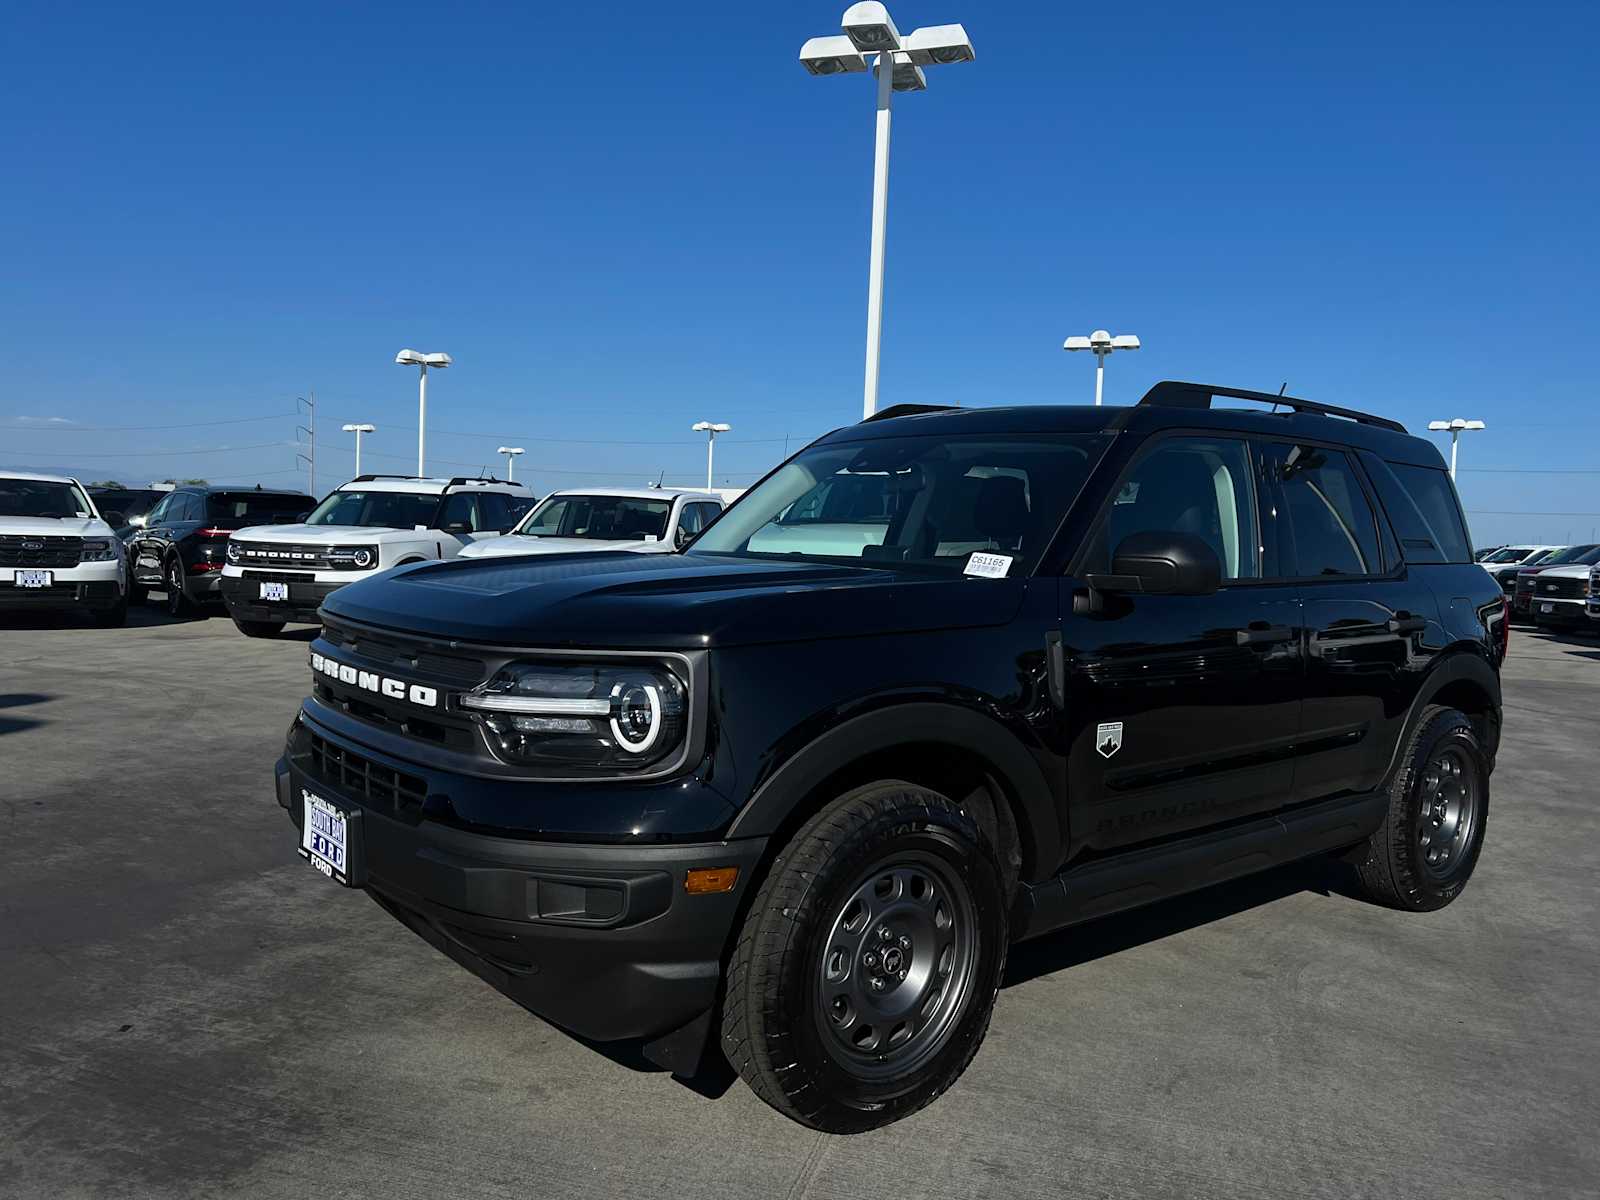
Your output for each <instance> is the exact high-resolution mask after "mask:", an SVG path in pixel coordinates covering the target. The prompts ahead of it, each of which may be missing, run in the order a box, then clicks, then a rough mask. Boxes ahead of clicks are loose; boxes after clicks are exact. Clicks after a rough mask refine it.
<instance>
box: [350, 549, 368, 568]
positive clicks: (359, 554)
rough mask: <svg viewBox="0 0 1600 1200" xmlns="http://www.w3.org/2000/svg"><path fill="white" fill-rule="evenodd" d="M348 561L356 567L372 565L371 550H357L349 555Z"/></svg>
mask: <svg viewBox="0 0 1600 1200" xmlns="http://www.w3.org/2000/svg"><path fill="white" fill-rule="evenodd" d="M350 561H351V562H353V563H355V564H356V566H358V567H370V566H371V565H372V551H371V550H357V551H356V552H355V553H354V554H352V555H351V556H350Z"/></svg>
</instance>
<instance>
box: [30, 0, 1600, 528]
mask: <svg viewBox="0 0 1600 1200" xmlns="http://www.w3.org/2000/svg"><path fill="white" fill-rule="evenodd" d="M703 7H704V8H705V11H707V12H712V11H713V10H711V9H710V7H709V6H703ZM843 7H844V4H843V3H842V0H833V2H831V3H830V2H827V0H806V2H805V3H787V2H785V3H764V4H745V5H743V6H742V7H741V8H736V9H733V10H729V12H730V15H729V16H727V17H715V18H714V19H713V20H711V21H709V22H706V23H699V22H697V20H696V19H695V17H696V9H695V6H684V5H660V4H644V3H622V2H615V3H612V4H609V5H549V4H539V5H525V6H511V5H501V6H476V5H450V6H443V7H440V6H421V5H416V6H408V5H404V4H397V3H386V4H382V5H378V4H372V5H357V4H347V5H339V6H330V5H312V4H287V5H275V6H272V7H271V8H270V9H262V8H255V9H246V8H241V7H239V6H230V5H205V6H200V5H193V6H183V5H165V6H154V7H151V6H134V7H131V8H130V7H128V6H123V5H119V6H110V5H106V6H99V7H96V6H90V5H70V6H46V5H34V6H28V7H27V8H25V9H19V10H17V11H14V12H12V13H10V14H8V17H7V34H8V37H7V42H8V52H7V56H6V58H7V62H6V72H5V77H4V81H3V82H0V97H3V100H4V103H3V104H0V153H3V159H0V161H3V162H4V163H5V171H4V175H3V183H0V229H4V230H5V233H6V237H5V246H4V249H3V250H0V345H3V346H4V351H5V359H6V366H5V370H4V372H3V375H0V463H5V464H9V465H14V466H24V467H33V468H37V469H64V468H70V469H72V470H75V471H78V472H80V473H82V474H84V475H86V476H95V477H99V476H107V475H114V476H116V477H119V478H123V479H147V478H151V477H159V476H165V475H169V474H174V473H176V474H180V475H191V474H199V475H205V476H208V477H210V478H213V479H227V480H254V479H260V480H262V481H263V482H270V483H289V482H292V481H294V480H295V478H296V476H295V474H294V451H293V449H292V448H290V447H289V446H288V445H286V444H285V443H287V442H288V441H290V440H292V438H293V436H294V435H293V427H294V424H295V422H294V420H293V418H292V417H290V416H288V415H287V414H289V413H291V412H292V411H293V409H294V407H295V404H294V396H295V395H296V394H297V393H300V394H304V393H305V392H307V391H308V390H311V389H314V390H315V392H316V396H317V399H318V404H319V415H320V422H321V425H322V430H323V436H322V438H321V457H322V467H321V478H320V481H319V482H320V484H321V485H322V486H323V487H326V486H327V485H329V484H330V483H332V482H333V481H334V480H335V479H336V478H337V477H339V476H340V474H341V473H343V474H348V472H349V470H350V438H349V436H348V435H344V434H340V433H338V432H337V427H338V425H339V424H341V423H343V422H345V421H356V420H365V421H372V422H374V423H376V424H377V425H378V426H379V432H378V433H377V434H376V435H374V436H372V437H370V438H369V439H368V441H367V450H368V452H369V454H370V455H371V456H370V457H369V458H367V460H366V463H365V465H366V466H368V467H369V469H388V470H395V471H403V470H407V469H410V465H414V461H415V458H414V455H415V437H416V427H415V421H416V415H415V414H416V379H415V375H414V373H413V372H412V371H411V370H410V369H407V368H401V367H398V366H395V365H393V362H392V360H393V356H394V353H395V351H396V350H398V349H399V348H400V347H402V346H415V347H417V348H419V349H422V350H445V351H448V352H449V353H450V354H452V355H453V356H454V357H455V360H456V366H455V367H453V368H452V369H451V370H450V371H448V372H446V373H444V374H442V375H439V376H437V377H435V379H434V380H433V381H432V384H431V387H430V397H429V399H430V404H429V413H430V437H429V449H430V465H433V466H437V467H441V468H442V467H446V466H449V467H451V468H452V469H461V470H469V469H473V468H476V467H477V466H478V465H482V464H488V465H493V464H494V462H495V456H494V454H493V451H494V448H495V447H496V446H497V445H498V444H500V442H501V441H502V440H506V439H510V440H513V441H516V442H517V443H518V444H521V445H524V446H526V447H527V448H528V454H527V456H526V457H525V458H524V459H523V464H524V466H523V468H522V473H523V474H525V475H528V476H529V477H530V478H531V480H532V482H533V483H534V485H535V486H536V487H537V488H539V489H540V490H547V489H549V488H553V487H557V486H571V485H573V484H576V483H581V482H586V481H596V482H638V481H640V480H642V479H644V478H646V477H650V476H654V475H656V474H657V473H658V472H661V471H665V472H666V475H667V479H668V481H669V482H682V483H692V482H694V481H696V479H697V478H703V474H702V472H703V462H704V454H703V442H702V441H701V440H700V439H699V435H695V434H692V433H691V432H690V431H689V429H688V426H689V425H690V424H691V423H692V422H693V421H695V420H699V419H701V418H711V419H716V420H724V421H728V422H731V423H732V424H733V426H734V432H733V433H731V434H729V435H727V436H726V438H725V439H724V440H723V441H720V442H719V444H718V460H717V464H718V476H719V483H720V482H730V483H734V484H737V483H740V482H743V481H745V480H747V479H748V478H750V477H752V476H753V475H754V474H755V473H758V472H760V471H762V470H764V469H765V468H766V467H767V466H768V465H770V463H771V462H772V461H773V460H774V459H775V458H776V457H777V456H778V455H779V454H780V453H781V452H782V449H783V446H784V443H785V439H786V438H787V439H790V445H791V446H796V445H798V444H800V443H801V442H803V441H804V440H805V439H807V438H809V437H811V436H815V435H816V434H818V433H821V432H823V431H825V430H827V429H829V428H831V427H833V426H836V425H839V424H843V423H846V422H848V421H850V420H853V419H854V418H855V417H856V415H857V414H858V412H859V405H860V392H861V358H862V338H863V326H864V307H865V291H866V249H867V220H868V210H869V202H870V189H871V152H872V100H873V97H872V89H871V87H870V85H869V84H868V82H867V79H866V78H865V77H862V76H851V77H845V78H829V79H812V78H810V77H809V76H807V74H806V73H805V72H804V71H803V70H802V69H801V67H800V66H799V65H798V62H797V61H796V54H797V51H798V49H799V45H800V43H801V42H802V41H803V40H804V39H805V38H806V37H808V36H811V35H813V34H824V33H831V32H834V31H835V30H836V22H837V19H838V15H839V12H840V11H842V9H843ZM890 7H891V11H892V12H893V13H894V14H895V18H896V20H897V21H898V22H899V24H900V26H901V27H902V29H909V28H911V27H913V26H916V25H922V24H937V23H942V22H946V21H952V20H961V21H963V22H964V23H965V24H966V26H967V29H968V31H969V33H970V34H971V36H972V39H973V41H974V43H975V44H976V46H977V52H978V59H977V61H976V62H975V63H972V64H966V65H962V66H953V67H944V68H939V69H936V70H934V71H932V72H930V76H931V84H932V86H931V87H930V89H929V90H928V91H927V92H926V93H923V94H920V95H910V96H902V97H899V98H898V101H897V105H896V113H895V119H896V124H895V129H894V153H893V163H892V171H891V186H890V216H889V265H888V284H887V311H886V319H885V335H884V338H885V340H884V360H883V382H882V398H883V402H884V403H894V402H900V401H921V402H960V403H963V404H969V405H982V404H1000V403H1030V404H1032V403H1051V402H1073V403H1075V402H1081V401H1083V400H1085V399H1087V398H1089V397H1090V396H1091V395H1092V390H1091V389H1092V359H1089V358H1088V357H1087V356H1083V355H1073V356H1068V355H1066V354H1064V353H1063V352H1062V351H1061V349H1060V344H1061V340H1062V338H1063V337H1064V336H1065V335H1067V334H1069V333H1087V332H1088V331H1089V330H1091V329H1093V328H1096V327H1101V326H1103V327H1106V328H1108V329H1110V330H1111V331H1112V332H1114V333H1116V332H1134V333H1137V334H1139V335H1140V337H1141V338H1142V339H1143V340H1144V345H1145V348H1144V349H1143V350H1141V351H1139V352H1138V353H1137V354H1130V355H1124V356H1120V357H1118V358H1114V359H1113V360H1112V361H1111V363H1110V365H1109V369H1108V401H1109V402H1131V401H1132V400H1134V399H1136V398H1137V397H1138V396H1139V395H1140V394H1141V393H1142V391H1143V390H1144V388H1145V387H1146V386H1148V385H1149V384H1150V383H1151V382H1153V381H1155V380H1157V379H1162V378H1187V379H1202V380H1207V381H1214V382H1224V383H1235V384H1239V385H1242V386H1247V387H1257V388H1261V389H1264V390H1269V391H1276V390H1277V388H1278V386H1279V384H1281V383H1283V382H1284V381H1288V384H1289V390H1290V391H1291V392H1292V393H1295V394H1299V395H1305V396H1310V397H1315V398H1320V399H1326V400H1329V401H1332V402H1335V403H1339V404H1346V405H1351V406H1354V407H1365V408H1371V409H1375V410H1378V411H1381V412H1384V413H1387V414H1390V415H1394V416H1397V417H1399V418H1401V419H1402V420H1404V421H1406V422H1407V423H1408V424H1410V425H1411V426H1412V427H1413V428H1417V427H1420V426H1422V425H1425V424H1426V422H1427V421H1428V419H1430V418H1434V417H1452V416H1464V417H1469V418H1473V417H1476V418H1481V419H1483V420H1485V421H1487V422H1488V423H1489V425H1490V430H1489V432H1488V433H1486V434H1478V435H1472V438H1473V440H1471V441H1464V442H1463V459H1462V461H1463V465H1464V467H1466V468H1469V469H1468V470H1464V471H1463V473H1462V475H1461V477H1460V486H1461V490H1462V493H1463V496H1464V498H1465V500H1466V503H1467V507H1468V509H1469V510H1472V511H1473V513H1474V516H1473V525H1474V533H1475V535H1476V536H1477V538H1478V540H1479V541H1480V542H1488V541H1491V540H1504V539H1508V538H1539V539H1550V540H1565V539H1566V538H1567V537H1568V536H1571V537H1573V538H1584V539H1587V538H1588V537H1589V535H1590V530H1591V528H1595V527H1600V488H1597V486H1596V485H1597V484H1600V456H1597V455H1596V453H1595V446H1596V444H1597V442H1600V410H1597V406H1596V403H1595V401H1596V389H1595V387H1594V384H1593V379H1594V375H1595V363H1594V354H1595V351H1596V348H1597V346H1600V338H1597V337H1596V320H1595V312H1596V305H1595V301H1594V295H1595V289H1596V283H1595V274H1596V272H1595V268H1596V261H1595V258H1596V245H1597V238H1596V234H1597V229H1596V225H1597V217H1596V213H1597V211H1600V209H1597V205H1596V199H1597V197H1596V192H1597V183H1600V153H1597V149H1596V142H1595V140H1594V135H1593V120H1594V114H1595V113H1596V112H1597V111H1600V85H1597V82H1596V78H1597V76H1596V73H1595V72H1594V71H1593V69H1592V50H1593V47H1594V45H1595V44H1596V43H1597V35H1600V18H1597V16H1596V10H1595V8H1594V7H1593V6H1592V5H1580V4H1539V3H1534V4H1524V5H1518V6H1506V5H1493V6H1491V5H1486V4H1471V3H1455V4H1448V5H1447V4H1437V5H1436V4H1404V5H1396V4H1393V3H1387V4H1382V5H1380V4H1359V3H1358V4H1346V5H1340V6H1326V5H1321V6H1312V5H1279V4H1264V3H1263V4H1236V5H1230V4H1208V5H1195V4H1171V5H1162V4H1137V3H1135V4H1128V5H1123V6H1118V7H1116V8H1113V9H1107V8H1103V7H1102V8H1098V9H1096V8H1094V7H1092V6H1082V5H1067V4H1061V3H1038V4H1023V3H1017V4H1004V3H995V2H993V0H986V2H984V3H981V4H980V3H977V2H976V0H897V2H896V3H894V4H891V6H890ZM741 12H742V13H744V14H748V15H746V16H743V17H741V16H740V15H739V14H740V13H741ZM1097 22H1098V23H1097ZM1102 33H1103V35H1104V36H1101V34H1102ZM259 417H265V418H268V419H265V420H245V418H259ZM67 422H74V423H75V424H68V423H67ZM201 422H234V423H230V424H200V423H201ZM151 425H170V426H176V428H170V429H158V430H157V429H140V430H131V429H114V428H107V427H115V426H151ZM263 443H265V444H263ZM618 443H630V444H618ZM219 447H228V448H229V449H226V450H223V449H218V448H219ZM175 451H198V452H196V453H183V454H179V453H174V452H175ZM1490 468H1493V469H1492V470H1491V469H1490ZM1530 468H1536V469H1539V470H1541V471H1544V472H1588V473H1587V474H1585V473H1567V474H1561V473H1545V474H1513V473H1510V472H1512V471H1514V470H1522V469H1530ZM301 478H302V479H303V476H301ZM1590 510H1593V511H1590ZM1501 513H1547V514H1575V515H1571V516H1565V515H1563V516H1505V515H1496V514H1501Z"/></svg>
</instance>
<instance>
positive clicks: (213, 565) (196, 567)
mask: <svg viewBox="0 0 1600 1200" xmlns="http://www.w3.org/2000/svg"><path fill="white" fill-rule="evenodd" d="M189 570H190V571H191V572H192V573H194V574H200V573H202V572H205V571H220V570H222V564H221V563H219V562H211V561H209V560H207V559H201V560H200V561H199V562H197V563H194V564H193V565H192V566H190V568H189Z"/></svg>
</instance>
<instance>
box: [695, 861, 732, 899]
mask: <svg viewBox="0 0 1600 1200" xmlns="http://www.w3.org/2000/svg"><path fill="white" fill-rule="evenodd" d="M738 879H739V868H738V867H695V868H694V869H693V870H691V871H690V872H689V873H688V874H687V875H685V876H684V879H683V890H684V891H686V892H688V893H689V894H690V895H691V896H708V895H710V894H711V893H713V892H731V891H733V885H734V884H735V883H736V882H738Z"/></svg>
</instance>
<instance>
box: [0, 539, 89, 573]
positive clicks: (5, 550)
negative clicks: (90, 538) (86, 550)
mask: <svg viewBox="0 0 1600 1200" xmlns="http://www.w3.org/2000/svg"><path fill="white" fill-rule="evenodd" d="M34 547H37V549H35V548H34ZM82 553H83V539H82V538H81V537H58V536H48V537H47V536H45V535H43V534H31V533H7V534H0V567H75V566H77V565H78V558H79V556H80V555H81V554H82Z"/></svg>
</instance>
